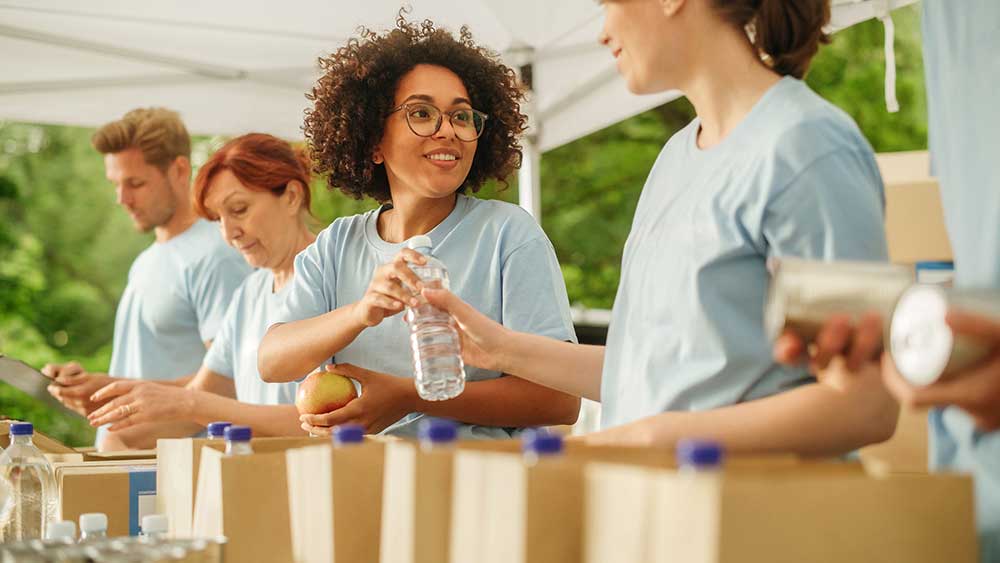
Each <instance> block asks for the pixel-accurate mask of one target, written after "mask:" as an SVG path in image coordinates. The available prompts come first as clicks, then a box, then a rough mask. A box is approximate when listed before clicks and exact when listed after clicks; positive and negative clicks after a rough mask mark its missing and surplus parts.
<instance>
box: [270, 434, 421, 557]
mask: <svg viewBox="0 0 1000 563" xmlns="http://www.w3.org/2000/svg"><path fill="white" fill-rule="evenodd" d="M400 443H402V442H400ZM395 445H396V442H382V441H375V440H368V441H366V442H365V443H363V444H359V445H355V446H348V447H343V448H334V447H332V446H331V445H330V444H324V445H320V446H310V447H307V448H300V449H295V450H289V451H288V452H287V453H286V456H287V464H288V491H287V492H288V507H289V514H290V521H291V527H292V544H293V550H292V551H293V555H294V560H295V561H296V562H299V563H320V562H321V563H378V561H379V536H380V525H381V518H382V501H383V499H382V481H383V480H382V468H383V460H384V459H385V449H386V448H387V447H391V446H395Z"/></svg>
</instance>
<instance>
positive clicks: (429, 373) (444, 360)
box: [406, 235, 465, 401]
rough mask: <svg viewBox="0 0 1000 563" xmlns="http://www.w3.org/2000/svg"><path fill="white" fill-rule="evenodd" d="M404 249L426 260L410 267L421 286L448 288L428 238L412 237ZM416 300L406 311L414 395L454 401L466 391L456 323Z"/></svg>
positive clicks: (426, 303)
mask: <svg viewBox="0 0 1000 563" xmlns="http://www.w3.org/2000/svg"><path fill="white" fill-rule="evenodd" d="M407 246H408V247H409V248H411V249H413V250H416V251H417V252H419V253H421V254H423V255H424V257H425V258H427V263H426V264H424V265H422V266H421V265H419V264H410V265H409V266H410V269H411V270H413V273H414V274H416V275H417V277H419V278H420V281H421V282H423V284H424V287H428V288H431V289H448V288H449V283H448V268H446V267H445V265H444V264H443V263H442V262H441V261H440V260H438V259H437V258H435V257H434V256H433V255H432V254H431V239H430V237H428V236H426V235H419V236H415V237H413V238H411V239H410V240H409V241H408V242H407ZM418 299H420V301H421V303H420V304H419V305H417V306H416V307H407V309H406V322H407V323H409V325H410V348H411V350H412V352H413V377H414V380H415V381H416V386H417V394H419V395H420V398H421V399H424V400H425V401H444V400H447V399H454V398H455V397H457V396H459V395H460V394H461V393H462V391H463V390H464V389H465V365H464V364H463V363H462V348H461V342H460V340H459V337H458V331H457V330H456V329H455V321H454V319H452V318H451V315H449V314H448V313H446V312H444V311H442V310H441V309H438V308H437V307H435V306H433V305H431V304H430V303H428V302H427V301H426V300H424V299H423V298H420V297H419V296H418Z"/></svg>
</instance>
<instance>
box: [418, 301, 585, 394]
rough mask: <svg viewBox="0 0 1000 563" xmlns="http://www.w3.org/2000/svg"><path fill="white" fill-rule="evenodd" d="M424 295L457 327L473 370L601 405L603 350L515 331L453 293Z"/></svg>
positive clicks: (466, 356)
mask: <svg viewBox="0 0 1000 563" xmlns="http://www.w3.org/2000/svg"><path fill="white" fill-rule="evenodd" d="M424 296H425V297H426V298H427V300H428V301H430V302H431V303H433V304H434V305H435V306H437V307H440V308H441V309H444V310H445V311H448V312H449V313H450V314H451V316H452V317H454V318H455V322H456V323H458V328H459V332H460V333H461V336H462V356H463V357H464V358H465V361H466V362H467V363H469V364H471V365H474V366H478V367H481V368H484V369H489V370H493V371H499V372H502V373H509V374H512V375H516V376H518V377H520V378H523V379H526V380H528V381H532V382H534V383H537V384H539V385H544V386H545V387H549V388H552V389H556V390H558V391H562V392H564V393H568V394H570V395H573V396H576V397H585V398H587V399H592V400H595V401H599V400H600V398H601V370H602V369H603V367H604V347H603V346H589V345H583V344H573V343H571V342H562V341H560V340H555V339H552V338H546V337H544V336H538V335H534V334H526V333H523V332H515V331H513V330H510V329H508V328H505V327H504V326H502V325H500V324H499V323H496V322H494V321H493V320H492V319H490V318H489V317H487V316H486V315H483V314H482V313H480V312H479V311H476V310H475V309H474V308H472V306H471V305H469V304H468V303H465V302H464V301H462V300H461V299H459V298H458V297H457V296H456V295H455V294H453V293H451V292H450V291H447V290H442V289H434V290H431V289H425V290H424Z"/></svg>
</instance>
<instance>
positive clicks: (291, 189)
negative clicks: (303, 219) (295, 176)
mask: <svg viewBox="0 0 1000 563" xmlns="http://www.w3.org/2000/svg"><path fill="white" fill-rule="evenodd" d="M307 189H309V188H308V187H306V186H304V185H302V182H300V181H298V180H292V181H290V182H288V184H286V185H285V193H283V194H281V198H282V199H284V200H285V203H286V204H287V205H288V209H289V210H291V211H292V212H294V213H298V212H299V211H300V210H301V209H302V206H303V204H304V202H305V200H306V197H305V191H306V190H307Z"/></svg>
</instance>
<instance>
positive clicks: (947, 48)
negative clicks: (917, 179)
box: [923, 0, 1000, 563]
mask: <svg viewBox="0 0 1000 563" xmlns="http://www.w3.org/2000/svg"><path fill="white" fill-rule="evenodd" d="M923 10H924V14H923V41H924V72H925V75H926V82H927V109H928V114H929V125H930V150H931V163H932V168H933V172H934V175H935V176H937V177H938V179H939V180H940V182H941V199H942V202H943V205H944V215H945V221H946V224H947V227H948V236H949V238H950V239H951V247H952V250H953V252H954V256H955V278H956V279H955V283H956V285H958V286H960V287H992V288H998V289H1000V135H998V133H997V132H998V131H1000V109H998V105H997V100H998V98H997V87H998V86H1000V2H997V0H966V1H964V2H953V1H948V0H924V1H923ZM998 376H1000V374H998ZM930 429H931V466H932V467H933V468H936V469H949V470H958V471H965V472H969V473H972V474H973V475H974V477H975V483H976V485H975V486H976V502H977V520H978V525H979V531H980V544H981V546H982V550H983V559H982V560H983V561H984V562H993V563H998V562H1000V432H991V433H988V434H986V433H982V432H977V431H976V429H975V426H974V425H973V423H972V420H971V419H970V418H969V416H967V415H966V414H965V413H964V412H963V411H961V410H959V409H957V408H949V409H947V410H945V411H940V410H936V411H932V412H931V415H930Z"/></svg>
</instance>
